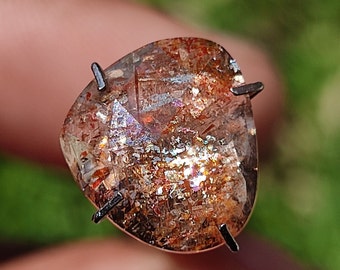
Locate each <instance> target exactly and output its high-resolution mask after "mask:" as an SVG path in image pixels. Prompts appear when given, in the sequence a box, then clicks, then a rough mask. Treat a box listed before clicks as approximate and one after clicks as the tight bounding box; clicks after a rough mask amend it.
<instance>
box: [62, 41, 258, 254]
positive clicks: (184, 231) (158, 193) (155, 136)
mask: <svg viewBox="0 0 340 270" xmlns="http://www.w3.org/2000/svg"><path fill="white" fill-rule="evenodd" d="M103 72H104V74H105V81H106V88H105V89H104V90H103V91H98V89H97V84H96V81H95V80H93V81H91V82H90V83H89V85H88V86H87V87H86V88H85V89H84V90H83V92H82V93H81V94H80V96H79V97H78V98H77V100H76V101H75V103H74V105H73V106H72V108H71V109H70V111H69V113H68V114H67V117H66V119H65V122H64V125H63V128H62V132H61V136H60V141H61V146H62V150H63V153H64V156H65V159H66V162H67V164H68V165H69V167H70V170H71V172H72V174H73V177H74V179H75V181H76V182H77V183H78V185H79V187H80V188H81V190H82V191H83V192H84V194H85V195H86V197H87V198H88V199H89V200H90V201H91V202H92V203H93V204H94V205H95V206H96V207H97V208H101V207H102V206H103V205H104V204H105V203H106V202H108V201H109V200H110V199H111V198H113V197H114V196H116V194H117V193H118V192H119V193H120V194H121V195H122V197H123V199H122V200H121V201H120V202H119V203H118V204H117V205H116V206H115V207H114V208H113V209H112V210H111V211H110V212H109V214H108V215H107V217H108V218H109V220H110V221H111V222H113V223H114V224H115V225H116V226H117V227H119V228H120V229H121V230H123V231H124V232H126V233H128V234H130V235H131V236H133V237H135V238H137V239H139V240H141V241H143V242H145V243H147V244H149V245H152V246H155V247H158V248H161V249H164V250H169V251H174V252H197V251H203V250H209V249H211V248H215V247H217V246H220V245H222V244H225V241H224V239H223V237H222V235H221V233H220V231H219V228H220V226H221V225H222V224H226V225H227V227H228V229H229V232H230V233H231V235H233V236H236V235H238V234H239V233H240V231H241V230H242V229H243V227H244V226H245V224H246V222H247V220H248V218H249V215H250V213H251V210H252V208H253V204H254V199H255V194H256V183H257V147H256V130H255V126H254V122H253V117H252V110H251V103H250V98H249V96H248V95H241V96H235V95H234V94H233V93H232V92H231V91H230V88H232V87H237V86H240V85H243V84H244V79H243V76H242V74H241V71H240V69H239V67H238V65H237V63H236V61H235V60H234V59H233V58H232V57H231V56H230V55H229V53H228V52H227V51H226V50H225V49H224V48H222V47H221V46H220V45H218V44H216V43H214V42H211V41H208V40H205V39H199V38H174V39H166V40H161V41H157V42H153V43H150V44H148V45H146V46H144V47H142V48H140V49H138V50H136V51H134V52H132V53H130V54H128V55H127V56H125V57H123V58H122V59H120V60H119V61H117V62H116V63H114V64H113V65H111V66H109V67H108V68H107V69H105V70H104V71H103Z"/></svg>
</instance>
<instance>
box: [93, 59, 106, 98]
mask: <svg viewBox="0 0 340 270" xmlns="http://www.w3.org/2000/svg"><path fill="white" fill-rule="evenodd" d="M91 69H92V72H93V75H94V77H95V79H96V82H97V89H98V91H103V90H105V88H106V83H105V74H104V72H103V69H102V68H101V67H100V65H99V64H98V63H96V62H94V63H92V65H91Z"/></svg>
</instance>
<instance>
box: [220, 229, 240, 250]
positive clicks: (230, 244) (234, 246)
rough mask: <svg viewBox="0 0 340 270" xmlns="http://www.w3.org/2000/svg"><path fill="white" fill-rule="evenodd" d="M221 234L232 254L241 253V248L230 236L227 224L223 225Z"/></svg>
mask: <svg viewBox="0 0 340 270" xmlns="http://www.w3.org/2000/svg"><path fill="white" fill-rule="evenodd" d="M219 230H220V232H221V234H222V236H223V238H224V240H225V243H226V245H227V246H228V247H229V249H230V250H231V251H232V252H237V251H239V247H238V244H237V242H236V241H235V239H234V237H233V236H232V235H231V234H230V232H229V230H228V227H227V225H226V224H222V225H221V227H220V229H219Z"/></svg>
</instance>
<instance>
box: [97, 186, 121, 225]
mask: <svg viewBox="0 0 340 270" xmlns="http://www.w3.org/2000/svg"><path fill="white" fill-rule="evenodd" d="M122 199H123V195H122V194H121V193H119V192H118V193H117V194H116V196H114V197H113V198H112V199H110V200H109V201H108V202H107V203H106V204H104V205H103V207H102V208H100V209H99V210H98V211H97V212H95V213H94V214H93V216H92V220H93V222H94V223H98V222H99V221H100V220H101V219H103V218H104V217H105V216H106V215H107V214H108V213H109V212H110V211H111V210H112V208H113V207H115V206H116V205H117V204H118V203H119V202H120V201H121V200H122Z"/></svg>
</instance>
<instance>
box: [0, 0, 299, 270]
mask: <svg viewBox="0 0 340 270" xmlns="http://www.w3.org/2000/svg"><path fill="white" fill-rule="evenodd" d="M0 25H1V27H0V39H1V43H0V59H1V61H0V82H1V89H3V91H2V93H1V95H2V97H1V99H0V125H1V136H0V147H1V149H2V150H3V151H6V152H8V153H12V154H16V155H20V156H22V157H26V158H29V159H31V160H35V161H38V162H42V163H45V164H47V163H48V164H55V165H62V166H65V162H64V160H63V157H62V154H61V151H60V147H59V141H58V136H59V132H60V128H61V125H62V123H63V120H64V118H65V115H66V113H67V111H68V110H69V108H70V107H71V105H72V103H73V102H74V100H75V99H76V97H77V96H78V94H79V93H80V91H81V90H82V89H83V88H84V87H85V86H86V85H87V83H88V82H89V81H90V80H92V79H93V75H92V74H91V71H90V67H89V66H90V64H91V63H92V62H93V61H97V62H99V63H100V64H101V66H102V67H104V68H105V67H107V66H108V65H110V64H112V63H113V62H115V61H116V60H118V59H119V58H121V57H122V56H124V55H126V54H128V53H129V52H130V51H133V50H135V49H136V48H139V47H141V46H143V45H145V44H147V43H150V42H152V41H155V40H159V39H163V38H169V37H177V36H198V37H203V38H208V39H211V40H214V41H215V42H217V43H220V44H221V45H222V46H224V47H225V48H226V49H227V50H228V51H229V52H230V53H231V55H232V56H233V57H234V58H236V59H237V61H238V63H239V65H240V66H241V69H242V72H243V74H244V76H245V79H246V81H247V82H255V81H262V82H263V83H264V84H265V91H263V92H262V93H261V94H260V95H259V96H258V97H256V98H255V99H254V100H253V105H254V115H255V120H256V122H257V129H258V134H259V145H260V147H261V149H260V150H261V151H262V153H265V152H266V151H267V149H266V147H267V146H268V145H270V144H268V141H270V139H271V138H272V137H273V133H274V130H275V126H276V123H277V122H278V120H279V119H280V115H281V111H282V104H283V102H282V100H283V99H282V84H281V83H280V79H279V76H278V75H277V73H276V71H275V68H274V66H273V64H272V63H271V61H270V59H269V58H268V56H267V55H266V54H265V53H264V52H263V51H262V50H261V49H259V48H257V47H256V46H254V45H253V44H250V43H248V42H245V41H243V40H241V39H239V38H236V37H231V36H222V35H221V34H216V33H207V32H202V31H200V30H197V29H191V28H189V27H187V26H184V25H181V24H179V23H176V22H174V21H173V20H172V19H170V18H167V17H166V16H165V15H164V14H159V13H157V12H155V11H153V10H150V9H148V8H146V7H144V6H139V5H137V4H135V3H130V2H127V1H125V2H124V1H105V0H100V1H85V0H84V1H29V0H27V1H19V0H12V1H0ZM47 181H48V180H47ZM238 242H239V244H240V246H241V251H240V252H239V253H238V254H237V255H233V254H231V253H230V252H229V251H228V250H227V249H226V248H225V247H222V248H218V249H215V250H213V251H209V252H205V253H202V254H194V255H178V254H177V255H175V254H169V253H165V252H161V251H159V250H156V249H153V248H150V247H148V246H146V245H143V244H141V243H139V242H137V241H135V240H130V239H127V238H123V239H105V240H87V241H80V242H75V243H69V244H64V245H61V246H57V247H51V248H49V249H46V250H42V251H39V252H36V253H34V254H32V255H28V256H26V257H23V258H19V259H17V260H13V261H11V262H9V263H7V264H6V265H4V266H3V267H1V269H18V268H20V269H47V268H48V269H66V268H71V269H74V268H81V269H102V268H103V269H104V268H105V269H107V267H108V265H111V266H115V269H123V268H124V269H148V270H150V269H164V270H165V269H214V270H216V269H227V267H229V268H230V269H300V268H299V267H298V266H297V265H296V264H295V263H293V262H292V261H291V260H289V259H288V258H287V257H286V256H285V255H283V254H282V252H280V251H278V250H277V249H275V248H274V247H272V246H271V245H269V244H268V243H265V242H263V241H262V240H260V239H258V238H254V237H251V236H249V235H245V234H243V235H242V236H240V237H239V240H238ZM129 258H131V260H130V259H129ZM273 265H274V266H275V267H273ZM276 266H277V267H276ZM280 267H281V268H280Z"/></svg>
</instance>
